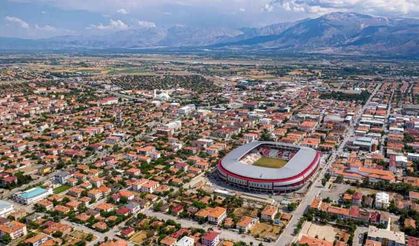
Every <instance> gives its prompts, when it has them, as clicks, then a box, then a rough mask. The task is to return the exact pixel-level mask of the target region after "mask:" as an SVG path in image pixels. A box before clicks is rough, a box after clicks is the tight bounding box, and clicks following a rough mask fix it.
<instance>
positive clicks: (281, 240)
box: [276, 84, 381, 246]
mask: <svg viewBox="0 0 419 246" xmlns="http://www.w3.org/2000/svg"><path fill="white" fill-rule="evenodd" d="M380 87H381V84H379V85H377V87H376V88H375V89H374V91H373V92H372V93H371V95H370V97H369V98H368V100H367V101H366V103H365V104H364V106H363V107H362V109H361V110H359V111H358V112H357V113H356V115H355V116H354V118H353V121H352V123H351V124H350V125H349V127H348V129H347V130H346V132H345V134H344V138H343V140H342V142H341V143H340V145H339V147H338V148H337V150H335V151H333V152H332V154H331V156H330V158H329V160H328V161H327V162H326V163H323V162H321V163H320V167H321V171H320V173H319V174H318V175H317V176H316V177H315V179H314V180H313V183H312V185H311V187H310V188H309V190H308V191H307V193H306V195H305V196H304V198H303V200H302V201H301V202H300V204H299V205H298V207H297V209H296V210H295V211H294V213H293V216H292V218H291V220H290V221H289V223H288V225H287V226H286V227H285V229H284V231H283V232H282V233H281V235H280V236H279V237H278V240H277V241H276V245H280V246H284V245H291V244H292V243H293V242H294V241H295V240H296V235H294V230H295V228H296V226H297V224H298V221H299V220H300V219H301V217H302V216H303V215H304V212H305V210H306V208H307V207H308V205H309V204H310V203H311V201H313V199H314V198H315V197H316V196H318V195H319V194H320V192H322V191H324V190H326V188H325V187H327V185H326V186H323V185H322V184H321V180H322V178H323V177H324V175H325V174H326V172H327V171H328V170H329V168H330V166H331V164H332V163H333V162H334V161H335V160H336V158H337V157H338V156H339V155H340V154H341V153H342V152H343V149H344V148H345V145H346V143H347V142H348V140H349V139H350V138H351V136H352V135H353V133H354V127H355V126H356V125H357V123H358V122H359V120H360V118H361V116H362V114H363V112H364V111H365V109H366V108H367V106H368V104H369V103H370V102H371V99H372V98H373V97H374V96H375V94H376V93H377V91H378V90H379V89H380Z"/></svg>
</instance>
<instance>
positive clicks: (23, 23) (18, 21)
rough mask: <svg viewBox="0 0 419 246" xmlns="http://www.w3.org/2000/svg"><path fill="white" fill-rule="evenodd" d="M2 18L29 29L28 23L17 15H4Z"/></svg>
mask: <svg viewBox="0 0 419 246" xmlns="http://www.w3.org/2000/svg"><path fill="white" fill-rule="evenodd" d="M4 19H5V20H6V21H7V22H10V23H13V24H15V25H17V26H19V27H21V28H24V29H29V27H30V26H29V24H28V23H27V22H26V21H24V20H22V19H20V18H18V17H14V16H6V17H5V18H4Z"/></svg>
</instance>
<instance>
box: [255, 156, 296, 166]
mask: <svg viewBox="0 0 419 246" xmlns="http://www.w3.org/2000/svg"><path fill="white" fill-rule="evenodd" d="M287 162H288V161H286V160H281V159H276V158H270V157H261V158H260V159H259V160H257V161H255V163H253V165H254V166H258V167H269V168H281V167H283V166H285V164H287Z"/></svg>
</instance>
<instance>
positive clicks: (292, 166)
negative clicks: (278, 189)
mask: <svg viewBox="0 0 419 246" xmlns="http://www.w3.org/2000/svg"><path fill="white" fill-rule="evenodd" d="M260 145H275V146H279V147H280V146H283V147H290V148H296V149H299V150H298V152H297V153H296V154H295V155H294V156H293V157H292V158H291V160H289V161H288V162H287V163H286V164H285V166H283V167H281V168H277V169H276V168H268V167H260V166H255V165H249V164H245V163H242V162H240V159H241V158H242V157H243V156H245V155H246V154H248V153H249V152H250V151H252V150H253V149H255V148H257V147H259V146H260ZM317 156H318V153H317V151H316V150H314V149H312V148H308V147H302V146H296V145H292V144H286V143H277V142H261V141H254V142H251V143H248V144H245V145H242V146H240V147H238V148H236V149H234V150H233V151H231V152H230V153H228V154H227V155H226V156H225V157H224V158H223V159H222V161H221V162H222V163H221V165H222V167H223V168H224V169H226V170H227V171H229V172H231V173H233V174H237V175H240V176H243V177H248V178H253V179H270V180H277V179H289V178H290V177H294V176H298V175H301V173H303V172H304V171H305V170H306V169H307V168H309V167H310V166H311V165H312V163H313V161H315V160H316V158H317Z"/></svg>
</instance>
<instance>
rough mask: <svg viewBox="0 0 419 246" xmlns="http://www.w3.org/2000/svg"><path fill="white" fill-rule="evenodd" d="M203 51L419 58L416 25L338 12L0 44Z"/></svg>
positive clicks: (418, 27)
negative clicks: (251, 23)
mask: <svg viewBox="0 0 419 246" xmlns="http://www.w3.org/2000/svg"><path fill="white" fill-rule="evenodd" d="M64 48H86V49H109V48H119V49H132V48H136V49H142V48H206V49H209V50H211V49H213V50H223V49H234V50H243V51H247V50H256V51H263V50H268V51H270V52H295V53H345V54H374V55H387V56H391V55H407V56H416V55H419V20H417V19H395V18H384V17H375V16H369V15H362V14H357V13H343V12H336V13H331V14H327V15H324V16H321V17H318V18H315V19H304V20H301V21H298V22H290V23H279V24H274V25H269V26H265V27H262V28H241V29H229V28H197V27H188V26H179V25H177V26H173V27H168V28H162V27H153V28H140V29H136V30H125V31H119V32H117V33H111V34H106V35H97V36H66V37H56V38H51V39H43V40H23V39H11V38H0V49H64Z"/></svg>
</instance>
